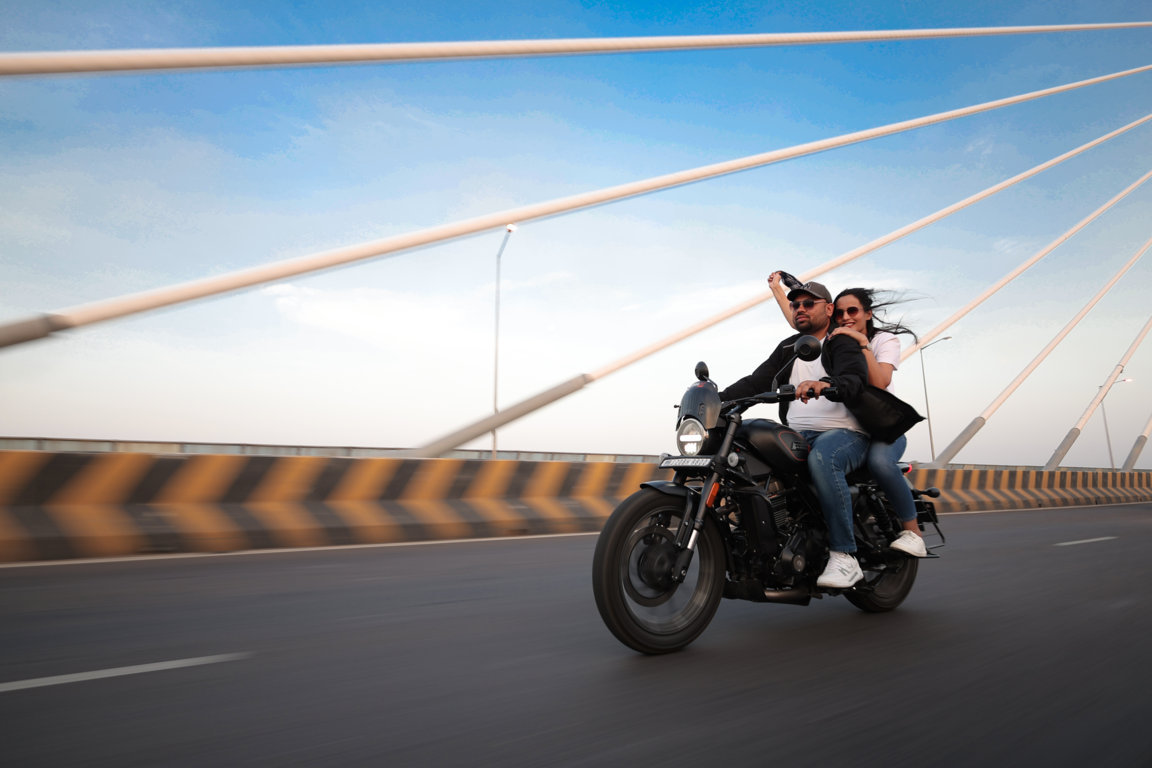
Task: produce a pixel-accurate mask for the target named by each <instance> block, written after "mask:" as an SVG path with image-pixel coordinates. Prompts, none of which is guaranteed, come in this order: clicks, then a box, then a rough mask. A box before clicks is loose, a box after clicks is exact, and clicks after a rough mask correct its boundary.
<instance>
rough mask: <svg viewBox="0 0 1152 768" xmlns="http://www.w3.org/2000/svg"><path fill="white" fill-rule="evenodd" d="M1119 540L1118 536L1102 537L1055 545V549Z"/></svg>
mask: <svg viewBox="0 0 1152 768" xmlns="http://www.w3.org/2000/svg"><path fill="white" fill-rule="evenodd" d="M1117 538H1119V537H1118V536H1100V537H1098V538H1095V539H1080V540H1079V541H1062V542H1060V543H1059V544H1053V545H1052V546H1054V547H1072V546H1075V545H1077V544H1095V543H1096V542H1098V541H1112V540H1113V539H1117Z"/></svg>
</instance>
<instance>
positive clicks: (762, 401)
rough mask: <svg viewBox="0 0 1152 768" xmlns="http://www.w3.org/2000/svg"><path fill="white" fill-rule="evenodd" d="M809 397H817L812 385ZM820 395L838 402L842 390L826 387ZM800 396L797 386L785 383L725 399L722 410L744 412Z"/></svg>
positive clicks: (809, 389)
mask: <svg viewBox="0 0 1152 768" xmlns="http://www.w3.org/2000/svg"><path fill="white" fill-rule="evenodd" d="M807 396H808V397H816V396H817V395H816V390H814V389H812V388H811V387H809V388H808V395H807ZM819 396H820V397H826V398H828V399H829V400H832V401H833V402H838V401H839V399H840V390H838V389H837V388H836V387H833V386H829V387H825V388H824V391H823V392H821V393H820V395H819ZM798 397H799V395H797V393H796V387H794V386H792V385H791V384H784V385H782V386H780V387H778V388H777V389H776V391H775V392H773V391H768V392H761V393H760V394H758V395H750V396H749V397H738V398H736V399H735V400H725V401H724V402H722V403H721V404H720V410H721V412H722V413H724V414H725V415H731V414H735V413H743V412H744V411H746V410H748V409H749V408H751V407H752V406H754V405H771V404H773V403H786V402H792V401H793V400H796V399H797V398H798Z"/></svg>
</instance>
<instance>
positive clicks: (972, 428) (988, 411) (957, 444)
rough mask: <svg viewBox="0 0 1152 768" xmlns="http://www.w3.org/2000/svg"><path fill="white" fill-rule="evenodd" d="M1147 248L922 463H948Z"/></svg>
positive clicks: (1151, 241)
mask: <svg viewBox="0 0 1152 768" xmlns="http://www.w3.org/2000/svg"><path fill="white" fill-rule="evenodd" d="M1149 177H1152V171H1149V172H1148V173H1146V174H1144V176H1143V177H1142V178H1141V179H1140V181H1139V182H1137V184H1136V185H1138V184H1141V183H1143V182H1144V181H1146V180H1147V179H1148V178H1149ZM1136 185H1133V186H1132V187H1129V188H1128V190H1125V193H1123V194H1126V193H1127V192H1128V191H1131V190H1132V189H1133V188H1135V186H1136ZM1115 199H1116V198H1113V202H1114V201H1115ZM1064 239H1066V238H1062V239H1061V242H1063V240H1064ZM1150 247H1152V238H1150V239H1149V240H1148V241H1147V242H1145V243H1144V245H1143V246H1141V247H1140V249H1139V250H1138V251H1136V253H1135V255H1133V256H1132V258H1130V259H1129V260H1128V261H1127V262H1125V264H1124V266H1123V267H1121V268H1120V269H1119V271H1117V272H1116V274H1115V275H1113V276H1112V279H1110V280H1109V281H1108V282H1107V283H1106V284H1105V285H1104V287H1103V288H1101V289H1100V290H1099V291H1097V292H1096V295H1095V296H1093V297H1092V298H1091V299H1090V300H1089V301H1088V303H1087V304H1085V305H1084V307H1083V309H1081V310H1080V311H1079V312H1077V313H1076V316H1075V317H1073V318H1072V319H1071V320H1069V321H1068V324H1067V325H1065V326H1064V327H1063V328H1062V329H1061V330H1060V332H1059V333H1057V334H1056V336H1055V337H1053V339H1052V341H1050V342H1048V344H1047V345H1046V346H1045V347H1044V349H1042V350H1040V353H1039V354H1038V355H1036V357H1035V358H1033V359H1032V362H1030V363H1028V365H1026V366H1025V367H1024V370H1022V371H1020V373H1019V374H1018V375H1017V376H1016V378H1015V379H1013V380H1012V383H1011V384H1009V385H1008V386H1007V387H1006V388H1005V389H1004V391H1003V392H1001V393H1000V394H999V395H998V396H997V397H996V399H995V400H993V401H992V403H991V404H990V405H989V406H988V407H987V408H985V409H984V412H983V413H981V414H980V415H979V416H977V417H976V418H975V419H973V420H972V423H971V424H969V425H968V426H967V427H965V428H964V431H963V432H961V433H960V434H959V435H957V437H956V439H954V440H953V441H952V442H951V443H949V444H948V447H947V448H945V449H944V450H943V451H941V452H940V453H939V454H937V456H936V459H935V460H934V461H933V462H931V463H930V464H927V465H925V466H928V467H943V466H945V465H946V464H948V462H950V461H952V459H954V458H955V457H956V454H957V453H959V452H960V450H961V449H962V448H964V446H965V445H967V444H968V442H969V441H970V440H971V439H972V438H973V437H974V436H975V435H976V433H977V432H979V431H980V430H981V429H982V428H983V427H984V425H985V424H987V423H988V419H990V418H992V414H994V413H995V412H996V411H997V410H998V409H999V408H1000V406H1001V405H1003V404H1004V402H1005V401H1006V400H1007V399H1008V398H1009V396H1011V395H1012V393H1013V392H1015V391H1016V390H1017V389H1019V387H1020V385H1021V384H1023V383H1024V380H1025V379H1027V378H1028V377H1029V376H1030V375H1032V372H1033V371H1034V370H1036V368H1037V367H1038V366H1039V365H1040V363H1042V362H1044V360H1045V358H1047V357H1048V355H1049V354H1051V352H1052V350H1054V349H1056V347H1057V346H1058V345H1059V344H1060V342H1062V341H1063V340H1064V338H1065V337H1066V336H1067V335H1068V334H1069V333H1071V332H1072V329H1073V328H1075V327H1076V326H1077V325H1078V324H1079V323H1080V321H1081V320H1083V319H1084V316H1085V315H1087V314H1088V313H1089V312H1090V311H1092V308H1093V307H1095V306H1096V304H1097V303H1098V302H1099V301H1100V300H1101V299H1103V298H1104V296H1105V294H1107V293H1108V292H1109V291H1110V290H1112V286H1114V285H1116V283H1117V282H1118V281H1119V280H1120V278H1121V277H1123V276H1124V274H1125V273H1126V272H1128V270H1130V269H1131V268H1132V267H1133V266H1135V264H1136V262H1137V261H1139V260H1140V259H1141V257H1143V256H1144V254H1145V253H1146V252H1147V251H1148V249H1149V248H1150Z"/></svg>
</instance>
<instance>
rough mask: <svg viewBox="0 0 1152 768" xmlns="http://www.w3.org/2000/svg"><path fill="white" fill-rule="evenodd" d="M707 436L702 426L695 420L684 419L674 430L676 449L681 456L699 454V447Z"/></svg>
mask: <svg viewBox="0 0 1152 768" xmlns="http://www.w3.org/2000/svg"><path fill="white" fill-rule="evenodd" d="M707 436H708V430H706V429H704V425H703V424H701V423H700V422H698V421H696V419H684V421H682V422H680V427H679V428H678V429H677V430H676V447H677V448H678V449H679V450H680V454H681V455H682V456H695V455H696V454H698V453H700V446H702V445H703V444H704V438H705V437H707Z"/></svg>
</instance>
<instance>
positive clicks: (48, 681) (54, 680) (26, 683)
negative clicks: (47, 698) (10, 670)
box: [0, 653, 252, 693]
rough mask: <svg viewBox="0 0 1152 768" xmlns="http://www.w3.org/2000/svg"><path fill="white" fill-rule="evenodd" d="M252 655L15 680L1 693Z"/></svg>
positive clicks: (225, 655) (0, 688)
mask: <svg viewBox="0 0 1152 768" xmlns="http://www.w3.org/2000/svg"><path fill="white" fill-rule="evenodd" d="M251 655H252V654H250V653H222V654H219V655H216V656H200V657H198V658H194V659H174V660H172V661H157V662H155V663H152V664H137V665H135V666H132V667H113V668H111V669H97V670H94V671H92V672H77V673H76V674H73V675H53V676H52V677H34V678H32V679H30V680H15V681H13V682H11V683H0V693H7V692H9V691H22V690H24V689H26V688H44V687H46V686H49V685H64V684H65V683H82V682H85V681H87V680H100V679H102V678H105V677H121V676H123V675H140V674H143V673H145V672H163V671H164V670H168V669H181V668H183V667H199V666H201V665H204V664H220V663H222V662H225V661H239V660H240V659H246V658H248V657H249V656H251Z"/></svg>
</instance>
